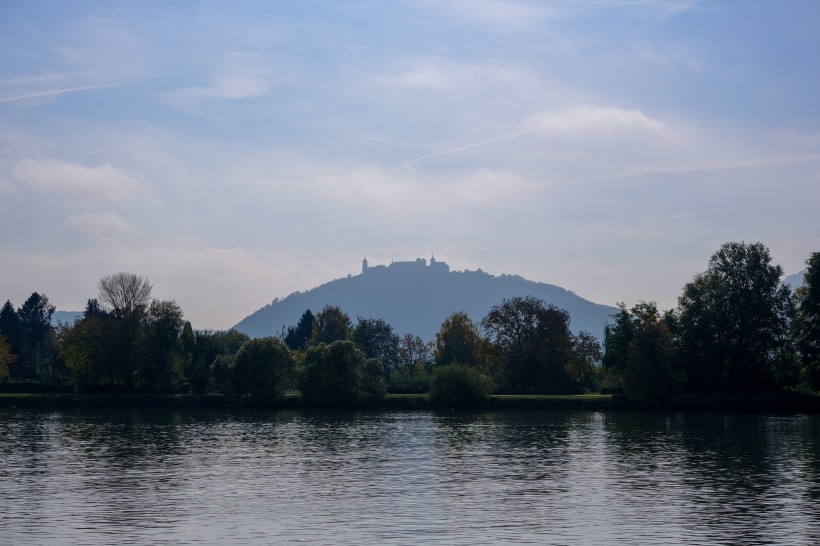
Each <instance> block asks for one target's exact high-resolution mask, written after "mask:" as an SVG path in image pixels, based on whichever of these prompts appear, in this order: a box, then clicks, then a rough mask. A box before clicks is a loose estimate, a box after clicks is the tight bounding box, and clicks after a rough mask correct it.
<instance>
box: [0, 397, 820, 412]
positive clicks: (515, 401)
mask: <svg viewBox="0 0 820 546" xmlns="http://www.w3.org/2000/svg"><path fill="white" fill-rule="evenodd" d="M117 407H122V408H202V409H214V408H226V409H227V408H231V407H233V406H232V405H231V404H230V403H229V402H228V400H226V399H225V397H223V396H222V395H219V394H121V395H116V396H112V395H109V394H65V393H0V408H117ZM283 407H285V408H288V409H300V408H301V407H302V405H301V402H300V401H299V398H298V396H297V395H295V394H291V395H289V396H288V397H287V399H286V400H285V402H284V404H283ZM367 409H378V410H426V409H430V404H429V403H428V400H427V395H426V394H389V395H387V397H386V398H385V399H384V400H381V401H379V402H377V403H375V404H372V405H370V406H368V408H367ZM475 409H477V410H486V411H499V410H504V411H506V410H578V411H625V410H626V411H754V412H779V413H820V396H818V395H811V394H797V393H776V394H760V395H688V396H674V397H670V398H668V399H667V400H664V401H661V402H657V403H654V404H646V403H641V402H635V401H632V400H629V399H627V398H626V397H624V396H622V395H611V394H585V395H494V396H491V397H490V398H489V399H488V400H487V401H485V402H484V403H482V404H480V405H479V406H477V407H475Z"/></svg>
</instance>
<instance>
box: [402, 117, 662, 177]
mask: <svg viewBox="0 0 820 546" xmlns="http://www.w3.org/2000/svg"><path fill="white" fill-rule="evenodd" d="M525 135H533V136H538V137H542V138H549V139H554V140H558V141H563V142H569V143H574V144H591V143H602V142H611V141H618V142H623V141H624V139H630V138H632V139H635V138H638V137H640V138H644V139H645V138H647V137H651V138H659V137H672V136H674V135H675V132H674V131H673V130H672V129H671V128H670V127H668V126H666V125H665V124H663V123H662V122H660V121H658V120H656V119H653V118H651V117H649V116H647V115H646V114H644V113H643V112H641V111H640V110H627V109H623V108H616V107H611V106H606V107H601V106H575V107H571V108H565V109H562V110H554V111H548V112H541V113H538V114H533V115H531V116H529V117H527V118H526V119H525V120H524V121H523V122H522V123H521V124H520V125H519V126H518V128H516V129H514V130H512V131H509V132H507V133H502V134H499V135H495V136H492V137H490V138H486V139H484V140H479V141H475V142H470V143H467V144H462V145H460V146H454V147H452V148H447V149H444V150H439V151H436V152H432V153H429V154H425V155H423V156H420V157H417V158H416V159H414V160H412V161H410V162H409V164H411V165H412V164H416V163H419V162H421V161H424V160H426V159H431V158H434V157H441V156H447V155H453V154H458V153H462V152H466V151H469V150H472V149H474V148H482V147H487V146H491V145H493V144H499V143H502V142H505V141H508V140H512V139H516V138H520V137H523V136H525Z"/></svg>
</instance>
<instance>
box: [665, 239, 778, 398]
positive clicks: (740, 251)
mask: <svg viewBox="0 0 820 546" xmlns="http://www.w3.org/2000/svg"><path fill="white" fill-rule="evenodd" d="M782 275H783V270H782V268H781V267H780V266H778V265H773V264H772V263H771V255H770V254H769V250H768V249H767V248H766V247H765V246H764V245H763V244H761V243H751V244H747V243H743V242H740V243H737V242H731V243H726V244H724V245H722V246H721V247H720V249H719V250H718V251H717V252H715V253H714V254H713V255H712V257H711V258H710V259H709V264H708V266H707V269H706V271H705V272H704V273H701V274H699V275H697V276H696V277H695V279H694V280H693V281H692V282H690V283H688V284H687V285H686V286H685V287H684V289H683V293H682V294H681V296H680V297H679V298H678V309H679V317H680V328H681V332H680V334H681V343H682V347H681V349H682V352H683V354H682V360H683V362H686V363H687V365H688V369H687V372H688V385H689V388H690V389H691V390H696V391H723V392H728V391H739V392H749V391H763V390H770V389H772V388H773V387H774V386H775V381H774V373H773V367H774V366H775V365H776V364H777V362H778V359H779V357H780V353H781V352H782V351H783V350H784V347H785V346H786V335H787V332H788V330H787V315H788V311H789V306H790V297H791V296H790V292H789V289H788V288H787V287H785V286H783V285H781V284H780V278H781V277H782Z"/></svg>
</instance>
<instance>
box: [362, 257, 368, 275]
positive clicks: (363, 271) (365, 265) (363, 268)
mask: <svg viewBox="0 0 820 546" xmlns="http://www.w3.org/2000/svg"><path fill="white" fill-rule="evenodd" d="M365 272H367V256H365V257H364V260H362V275H364V274H365Z"/></svg>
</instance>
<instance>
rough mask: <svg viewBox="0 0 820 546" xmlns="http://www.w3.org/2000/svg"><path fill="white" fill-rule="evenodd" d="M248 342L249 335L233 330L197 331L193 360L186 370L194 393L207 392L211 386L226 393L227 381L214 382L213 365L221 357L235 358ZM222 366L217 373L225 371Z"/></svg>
mask: <svg viewBox="0 0 820 546" xmlns="http://www.w3.org/2000/svg"><path fill="white" fill-rule="evenodd" d="M248 340H250V338H249V337H248V336H247V335H245V334H243V333H241V332H237V331H236V330H233V329H231V330H227V331H217V332H212V331H207V330H196V331H195V332H194V346H193V350H192V354H191V358H190V361H189V364H188V367H187V369H186V370H185V377H186V378H187V380H188V382H189V383H190V384H191V387H192V388H193V390H194V392H197V393H202V392H205V390H206V389H207V388H208V386H209V385H211V386H212V387H214V388H215V389H216V390H218V391H220V392H222V391H224V389H223V388H222V387H224V385H225V384H226V383H225V381H223V380H221V379H220V380H219V381H216V382H215V381H214V378H213V372H214V369H215V368H214V367H213V363H214V362H215V360H216V359H217V358H219V357H233V355H235V354H236V352H237V351H239V349H240V348H241V347H242V345H244V344H245V342H246V341H248ZM222 364H225V362H223V363H222ZM222 364H220V366H221V368H219V371H218V372H217V373H222V371H223V370H224V369H225V366H223V365H222ZM232 365H233V361H231V366H232Z"/></svg>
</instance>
